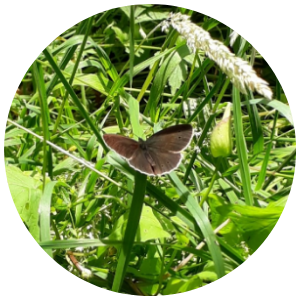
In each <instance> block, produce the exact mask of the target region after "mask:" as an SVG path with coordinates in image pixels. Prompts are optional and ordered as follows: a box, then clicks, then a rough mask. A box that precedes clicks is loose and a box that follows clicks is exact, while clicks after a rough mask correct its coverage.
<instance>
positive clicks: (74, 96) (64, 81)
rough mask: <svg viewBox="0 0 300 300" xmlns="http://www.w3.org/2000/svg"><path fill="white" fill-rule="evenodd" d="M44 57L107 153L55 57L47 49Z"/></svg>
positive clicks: (97, 131) (97, 132)
mask: <svg viewBox="0 0 300 300" xmlns="http://www.w3.org/2000/svg"><path fill="white" fill-rule="evenodd" d="M43 52H44V55H45V57H46V58H47V60H48V61H49V63H50V65H51V67H52V68H53V70H54V71H55V72H56V74H57V75H58V77H59V79H60V80H61V82H62V83H63V85H64V87H65V88H66V90H67V91H68V93H69V95H70V96H71V97H72V99H73V101H74V103H75V104H76V105H77V107H78V108H79V112H80V113H81V115H82V117H83V118H84V119H85V120H86V122H87V123H88V124H89V125H90V127H91V129H92V130H93V132H94V134H95V135H96V137H97V139H98V141H99V143H100V144H101V146H102V147H103V148H104V149H105V151H106V152H107V150H108V149H107V147H106V144H105V143H104V141H103V139H102V137H101V135H100V133H99V130H98V128H97V127H96V126H95V124H94V122H93V121H92V120H91V118H90V117H89V114H88V113H87V111H86V110H85V108H84V107H83V105H82V104H81V102H80V100H79V99H78V97H77V95H76V93H75V92H74V90H73V89H72V87H71V85H70V84H69V82H68V81H67V80H66V78H65V77H64V76H63V74H62V72H61V70H60V69H59V68H58V66H57V64H56V63H55V61H54V59H53V57H52V56H51V54H50V53H49V51H48V50H47V48H46V49H44V51H43ZM47 140H49V139H47Z"/></svg>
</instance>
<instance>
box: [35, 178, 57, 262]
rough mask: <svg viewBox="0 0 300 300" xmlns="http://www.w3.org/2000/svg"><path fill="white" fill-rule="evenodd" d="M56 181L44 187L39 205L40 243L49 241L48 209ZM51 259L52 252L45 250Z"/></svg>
mask: <svg viewBox="0 0 300 300" xmlns="http://www.w3.org/2000/svg"><path fill="white" fill-rule="evenodd" d="M56 183H57V182H56V181H50V182H48V183H47V184H46V185H45V188H44V191H43V195H42V198H41V201H40V205H39V211H40V229H41V231H40V235H41V242H45V241H50V240H51V234H50V216H51V215H50V209H51V198H52V191H53V189H54V186H55V185H56ZM45 251H46V252H47V253H48V254H49V255H50V256H51V257H52V251H51V249H47V250H45Z"/></svg>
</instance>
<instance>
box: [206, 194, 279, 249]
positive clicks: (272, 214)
mask: <svg viewBox="0 0 300 300" xmlns="http://www.w3.org/2000/svg"><path fill="white" fill-rule="evenodd" d="M210 207H211V209H212V221H213V224H214V226H215V227H216V226H218V225H219V224H220V223H221V222H222V221H223V220H225V219H228V218H229V219H230V220H231V223H229V225H228V226H226V227H225V228H223V229H222V230H221V231H220V234H222V235H223V236H224V238H225V239H226V240H227V242H228V243H230V244H231V245H233V246H235V247H237V241H238V239H237V236H240V242H241V243H246V244H247V245H248V247H249V252H250V254H252V253H253V252H255V251H256V250H257V249H258V247H259V246H260V245H261V244H262V243H263V242H264V240H265V239H266V238H267V237H268V235H269V234H270V232H271V231H272V229H273V228H274V226H275V225H276V223H277V221H278V219H279V217H280V215H281V213H282V211H283V207H282V206H273V205H272V206H268V207H266V208H260V207H253V206H248V205H232V204H227V205H224V203H221V202H220V201H217V200H216V199H214V200H212V199H210Z"/></svg>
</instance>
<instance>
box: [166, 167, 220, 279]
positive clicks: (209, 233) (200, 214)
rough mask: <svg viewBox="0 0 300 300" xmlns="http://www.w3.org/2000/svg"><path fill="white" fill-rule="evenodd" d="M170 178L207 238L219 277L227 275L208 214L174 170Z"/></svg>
mask: <svg viewBox="0 0 300 300" xmlns="http://www.w3.org/2000/svg"><path fill="white" fill-rule="evenodd" d="M169 178H170V179H171V180H172V182H173V184H174V186H175V187H176V189H177V191H178V194H179V195H180V197H181V201H183V202H184V204H185V205H186V207H187V208H188V210H189V211H190V213H191V214H192V216H193V217H194V219H195V221H196V223H197V224H198V226H199V228H200V230H201V232H202V234H203V236H204V238H205V241H206V243H207V246H208V249H209V252H210V254H211V256H212V259H213V261H214V263H215V269H216V273H217V275H218V277H219V278H221V277H223V276H224V275H225V268H224V261H223V257H222V254H221V251H220V247H219V246H218V242H217V237H216V235H215V234H214V232H213V229H212V227H211V224H210V222H209V219H208V217H207V215H206V214H205V213H204V211H203V210H202V209H201V207H200V206H199V204H198V202H197V201H196V199H195V198H194V197H193V196H192V195H191V194H190V192H189V190H188V189H187V188H186V186H185V185H184V184H183V183H182V182H181V181H180V179H179V178H178V177H177V176H176V174H175V173H174V172H173V173H171V174H170V175H169Z"/></svg>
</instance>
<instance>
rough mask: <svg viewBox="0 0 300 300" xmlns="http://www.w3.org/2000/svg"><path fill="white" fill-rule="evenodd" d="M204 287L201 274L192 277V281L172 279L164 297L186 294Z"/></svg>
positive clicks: (164, 291)
mask: <svg viewBox="0 0 300 300" xmlns="http://www.w3.org/2000/svg"><path fill="white" fill-rule="evenodd" d="M202 285H203V282H202V279H201V278H200V276H199V274H196V275H194V276H192V278H191V279H188V280H187V279H179V278H171V279H170V280H169V281H168V284H167V286H166V288H165V289H164V290H163V295H173V294H178V293H184V292H187V291H191V290H194V289H197V288H199V287H201V286H202Z"/></svg>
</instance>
